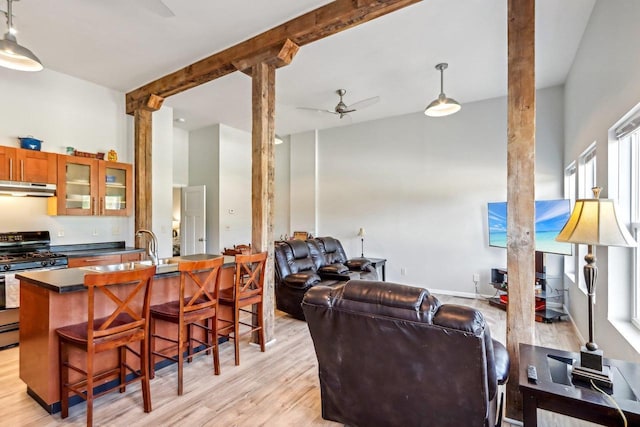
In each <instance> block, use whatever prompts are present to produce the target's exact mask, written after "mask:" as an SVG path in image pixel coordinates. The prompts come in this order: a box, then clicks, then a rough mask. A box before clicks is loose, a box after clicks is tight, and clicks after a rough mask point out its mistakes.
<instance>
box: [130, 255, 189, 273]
mask: <svg viewBox="0 0 640 427" xmlns="http://www.w3.org/2000/svg"><path fill="white" fill-rule="evenodd" d="M133 264H138V265H153V262H152V261H151V260H150V259H147V260H144V261H135V262H133ZM170 271H178V261H176V260H173V259H171V258H161V259H159V260H158V263H157V264H156V273H158V274H160V273H168V272H170Z"/></svg>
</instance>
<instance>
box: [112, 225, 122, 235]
mask: <svg viewBox="0 0 640 427" xmlns="http://www.w3.org/2000/svg"><path fill="white" fill-rule="evenodd" d="M111 234H113V235H114V236H119V235H120V227H119V226H117V225H114V226H113V227H112V228H111Z"/></svg>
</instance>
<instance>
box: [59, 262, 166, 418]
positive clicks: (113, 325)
mask: <svg viewBox="0 0 640 427" xmlns="http://www.w3.org/2000/svg"><path fill="white" fill-rule="evenodd" d="M155 271H156V268H155V266H151V267H146V266H140V268H135V269H131V270H125V271H118V272H105V273H96V274H86V275H85V276H84V284H85V286H86V287H87V298H88V304H87V309H88V314H87V322H83V323H78V324H76V325H71V326H65V327H62V328H58V329H56V333H57V335H58V351H59V357H60V368H59V374H60V403H61V407H62V410H61V416H62V418H66V417H68V416H69V392H71V393H74V394H77V395H78V396H80V397H82V398H83V399H85V400H86V401H87V426H91V425H93V400H94V398H95V397H98V396H100V395H102V394H105V393H107V392H109V391H112V390H115V389H116V388H118V389H119V390H120V392H121V393H123V392H124V391H125V387H126V386H127V385H128V384H130V383H132V382H133V381H141V382H142V396H143V404H144V411H145V412H151V392H150V389H149V360H148V351H149V350H148V344H147V331H148V329H147V327H148V325H147V319H148V317H149V305H150V297H151V293H150V292H149V288H150V283H151V281H152V279H153V275H154V274H155ZM135 342H139V343H140V349H139V351H136V350H134V349H133V348H131V347H129V344H133V343H135ZM70 347H73V348H75V349H79V350H82V351H84V352H86V364H85V367H84V369H83V368H82V366H81V364H77V363H76V361H77V358H76V357H73V358H71V359H70V358H69V350H70ZM109 350H117V353H118V366H116V367H112V368H107V369H102V370H100V371H97V369H96V368H97V366H96V365H97V363H96V355H97V354H98V353H102V352H105V351H109ZM127 350H128V351H129V352H131V353H133V354H134V355H135V356H137V357H138V358H139V360H140V368H139V371H138V369H136V368H134V367H132V366H131V365H129V364H128V363H127ZM74 356H75V355H74ZM72 362H73V363H72ZM69 370H72V371H74V372H76V373H78V374H80V376H81V378H80V379H79V380H74V381H73V382H72V383H70V382H69ZM128 373H129V374H130V375H129V376H130V378H129V379H127V376H128V375H127V374H128ZM131 377H133V378H131ZM113 380H118V381H117V384H116V385H113V386H111V384H110V382H111V381H113ZM104 384H107V385H106V386H107V387H108V389H106V390H102V391H100V392H96V391H95V390H94V387H97V386H101V385H104Z"/></svg>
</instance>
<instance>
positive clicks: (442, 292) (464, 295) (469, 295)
mask: <svg viewBox="0 0 640 427" xmlns="http://www.w3.org/2000/svg"><path fill="white" fill-rule="evenodd" d="M429 292H430V293H432V294H440V295H448V296H452V297H460V298H469V299H477V298H482V299H487V298H490V297H491V296H492V295H482V294H476V293H473V292H458V291H451V290H445V289H431V288H429Z"/></svg>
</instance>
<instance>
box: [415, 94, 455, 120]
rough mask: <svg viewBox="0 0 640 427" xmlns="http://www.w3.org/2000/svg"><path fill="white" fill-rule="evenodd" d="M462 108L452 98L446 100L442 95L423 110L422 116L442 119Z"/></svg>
mask: <svg viewBox="0 0 640 427" xmlns="http://www.w3.org/2000/svg"><path fill="white" fill-rule="evenodd" d="M461 108H462V106H461V105H460V103H459V102H458V101H456V100H455V99H453V98H447V97H446V96H445V95H444V94H443V93H441V94H440V96H439V97H438V99H436V100H435V101H433V102H432V103H431V104H429V105H428V106H427V108H425V109H424V114H425V115H427V116H429V117H444V116H448V115H450V114H454V113H457V112H458V111H460V109H461Z"/></svg>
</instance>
